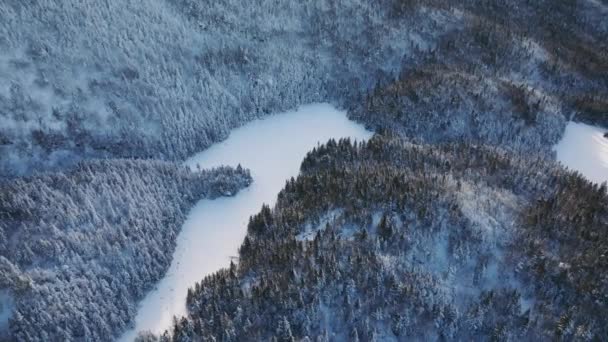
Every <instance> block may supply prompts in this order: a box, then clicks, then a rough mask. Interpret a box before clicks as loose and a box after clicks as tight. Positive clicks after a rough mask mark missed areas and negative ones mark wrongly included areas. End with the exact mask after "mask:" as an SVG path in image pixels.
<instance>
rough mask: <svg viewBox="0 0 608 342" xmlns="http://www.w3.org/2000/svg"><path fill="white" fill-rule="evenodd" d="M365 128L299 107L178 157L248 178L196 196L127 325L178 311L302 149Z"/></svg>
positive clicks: (230, 252)
mask: <svg viewBox="0 0 608 342" xmlns="http://www.w3.org/2000/svg"><path fill="white" fill-rule="evenodd" d="M370 136H371V132H369V131H366V130H365V128H364V127H363V126H360V125H358V124H356V123H354V122H352V121H349V120H348V119H347V117H346V114H345V113H344V112H341V111H338V110H336V109H335V108H334V107H332V106H330V105H328V104H315V105H308V106H303V107H301V108H300V109H298V110H297V111H293V112H288V113H284V114H280V115H274V116H271V117H268V118H265V119H263V120H257V121H254V122H251V123H249V124H247V125H246V126H243V127H241V128H239V129H236V130H234V131H233V132H232V133H231V134H230V137H229V138H228V139H227V140H226V141H224V142H222V143H219V144H216V145H214V146H212V147H210V148H209V149H207V150H205V151H204V152H202V153H199V154H197V155H195V156H194V157H192V158H190V159H189V160H187V161H186V164H187V165H188V166H190V167H192V168H195V167H196V165H197V164H199V165H200V166H201V167H202V168H210V167H213V166H218V165H232V166H236V165H237V164H239V163H240V164H241V165H242V166H243V167H246V168H249V169H250V170H251V175H252V177H253V181H254V182H253V184H252V185H251V186H250V187H249V188H247V189H244V190H242V191H241V192H239V193H238V194H237V195H236V196H234V197H228V198H219V199H215V200H201V201H200V202H199V203H198V204H197V205H196V206H195V207H194V208H193V209H192V210H191V212H190V214H189V217H188V219H187V220H186V222H185V223H184V226H183V227H182V231H181V233H180V235H179V236H178V238H177V249H176V251H175V254H174V255H173V262H172V263H171V266H170V268H169V271H168V272H167V275H166V276H165V278H163V279H162V280H161V281H160V283H159V284H158V286H157V288H156V289H155V290H153V291H151V292H150V293H149V294H148V295H147V296H146V298H145V299H144V300H143V301H142V303H141V304H140V307H139V309H138V314H137V317H136V319H135V325H136V326H135V329H134V330H130V331H128V332H127V333H126V334H124V335H123V337H122V338H121V340H123V341H131V340H133V338H134V337H135V336H136V334H137V331H143V330H150V331H152V332H156V333H158V332H162V331H163V330H165V329H166V328H168V327H169V326H170V324H171V320H172V317H173V316H174V315H177V316H180V315H184V314H185V313H186V307H185V303H186V294H187V290H188V288H189V287H191V286H193V285H194V283H195V282H197V281H200V280H201V279H202V278H203V277H204V276H205V275H208V274H210V273H212V272H214V271H216V270H218V269H220V268H222V267H227V266H228V265H229V263H230V257H232V256H236V255H237V250H238V247H239V246H240V244H241V242H242V241H243V238H244V237H245V233H246V228H247V222H248V220H249V216H250V215H252V214H255V213H257V212H258V211H259V210H260V208H261V206H262V204H263V203H267V204H273V203H274V201H275V198H276V195H277V194H278V192H279V191H280V190H281V189H282V188H283V186H284V185H285V181H286V180H287V179H288V178H289V177H291V176H294V177H295V176H297V174H298V172H299V167H300V163H301V162H302V159H303V158H304V156H305V155H306V152H308V151H309V150H311V149H312V148H313V147H315V146H316V145H317V144H318V143H319V142H320V143H324V142H326V141H327V140H328V139H330V138H336V139H337V138H341V137H351V138H354V139H357V140H362V139H368V138H369V137H370Z"/></svg>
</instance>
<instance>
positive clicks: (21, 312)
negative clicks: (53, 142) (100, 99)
mask: <svg viewBox="0 0 608 342" xmlns="http://www.w3.org/2000/svg"><path fill="white" fill-rule="evenodd" d="M250 181H251V178H250V175H249V171H247V170H244V169H242V168H239V169H231V168H227V167H223V168H217V169H213V170H209V171H200V172H198V171H197V172H192V171H190V170H189V169H188V168H186V167H184V166H179V165H176V164H173V163H169V162H158V161H130V160H112V161H101V160H97V161H96V160H92V161H87V162H82V163H80V164H78V165H77V166H76V168H75V169H74V170H72V171H70V172H69V173H54V174H44V175H40V176H33V177H29V178H22V179H19V180H16V181H14V182H6V183H2V184H0V272H1V274H0V288H1V289H2V290H3V291H5V290H7V289H8V295H10V296H11V297H12V299H13V301H14V303H13V305H14V307H7V309H8V310H10V311H11V313H10V322H9V330H10V334H11V337H12V338H13V339H15V340H19V341H33V340H38V341H69V340H86V341H102V340H110V339H112V337H116V335H117V334H118V333H119V332H121V331H123V330H124V329H125V328H126V326H127V324H129V323H130V321H131V320H132V319H133V318H134V316H135V312H136V311H135V307H136V304H137V301H138V300H140V299H141V298H142V297H143V296H144V295H145V294H146V293H147V291H149V290H150V289H151V287H152V285H153V284H154V283H155V282H156V281H158V280H159V279H160V278H161V277H162V276H163V275H164V273H165V272H166V270H167V268H168V267H169V263H170V262H171V256H172V253H173V250H174V249H175V239H176V236H177V234H178V233H179V229H180V228H181V226H182V223H183V222H184V220H185V216H186V213H187V212H188V210H189V209H190V207H191V206H192V205H193V204H194V203H195V202H196V201H198V200H199V199H200V198H202V197H209V198H214V197H217V196H222V195H224V194H234V193H236V192H237V191H238V190H239V189H241V188H242V187H244V186H246V185H248V184H249V183H250Z"/></svg>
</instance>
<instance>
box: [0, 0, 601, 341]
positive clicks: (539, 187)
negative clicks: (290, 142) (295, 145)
mask: <svg viewBox="0 0 608 342" xmlns="http://www.w3.org/2000/svg"><path fill="white" fill-rule="evenodd" d="M607 17H608V3H607V2H606V0H454V1H443V0H377V1H374V0H314V1H296V0H290V1H279V0H258V1H242V0H217V1H201V0H174V1H168V0H147V1H141V0H98V1H74V0H5V1H0V332H1V334H0V339H2V338H4V337H8V338H9V339H12V340H24V341H30V340H40V341H69V340H78V341H86V340H92V341H98V340H112V339H114V338H115V337H117V336H118V335H119V333H120V332H122V331H124V330H125V328H126V327H127V326H128V325H129V324H130V322H131V321H132V318H133V316H134V314H135V311H134V310H135V309H134V308H135V305H136V303H137V301H138V300H140V299H141V298H142V297H143V296H144V294H145V293H146V292H147V291H149V290H150V289H151V288H152V286H153V284H154V283H155V282H157V281H158V280H159V279H160V278H161V277H162V276H163V275H164V273H165V272H166V270H167V268H168V266H169V264H170V261H171V257H172V252H173V251H174V249H175V238H176V235H177V234H178V232H179V229H180V227H181V225H182V223H183V221H184V219H185V215H186V213H187V211H188V210H189V209H190V207H191V206H192V205H193V203H195V201H196V200H198V199H200V198H204V197H207V198H214V197H216V196H220V195H232V194H234V193H235V192H236V191H238V190H239V189H241V188H242V187H244V186H247V185H248V184H250V183H251V182H252V179H251V176H250V174H249V172H248V171H247V170H244V169H242V168H241V167H239V168H237V169H232V168H219V169H215V170H208V171H200V170H199V171H197V172H191V171H189V170H186V169H185V168H184V167H182V166H180V165H179V164H177V163H178V162H180V161H182V160H184V159H185V158H187V157H189V156H191V155H192V154H194V153H195V152H199V151H201V150H204V149H205V148H207V147H209V146H210V145H211V144H213V143H216V142H218V141H221V140H222V139H225V138H226V137H227V135H228V133H229V132H230V130H231V129H233V128H235V127H238V126H240V125H243V124H244V123H247V122H249V121H251V120H253V119H256V118H259V117H262V116H265V115H269V114H272V113H278V112H281V111H284V110H287V109H291V108H295V107H297V106H299V105H301V104H307V103H313V102H330V103H332V104H335V105H337V106H338V107H341V108H342V109H347V110H348V115H349V117H350V118H352V119H354V120H356V121H358V122H362V123H365V124H366V126H367V127H369V128H371V129H373V130H375V131H377V132H379V133H380V135H379V136H377V137H376V138H374V139H373V140H372V141H370V142H369V143H366V144H363V145H361V144H353V143H350V142H347V141H341V142H335V141H331V142H330V143H328V144H326V145H324V146H321V147H319V148H317V149H316V150H315V151H313V152H311V154H310V155H309V156H308V157H307V158H306V160H304V162H303V164H302V175H301V176H300V177H299V178H298V179H297V180H291V181H289V182H288V183H287V184H286V187H285V189H284V191H283V192H282V193H281V194H280V195H279V199H278V203H277V205H276V207H274V208H269V207H264V208H263V209H262V211H261V212H260V214H258V215H256V216H255V217H253V218H252V220H251V222H250V224H249V232H248V236H247V238H246V240H245V241H244V243H243V245H242V248H241V250H240V259H239V262H238V264H235V265H232V266H231V268H230V269H227V270H223V271H220V272H219V273H217V274H214V275H212V276H210V277H209V278H207V279H204V280H203V281H202V282H201V283H200V284H199V285H197V287H196V288H194V289H192V290H191V293H190V295H189V298H188V306H189V309H190V315H189V317H185V318H180V320H179V321H178V322H176V326H175V328H174V329H172V331H170V332H168V333H167V334H166V335H164V337H154V336H152V335H145V336H143V337H142V339H157V338H161V339H169V340H170V339H173V340H177V341H187V340H189V339H194V340H198V339H203V340H207V339H209V340H212V339H216V340H226V341H230V340H235V341H236V340H239V341H240V340H251V339H253V340H260V339H271V338H273V337H276V339H277V340H292V339H294V338H297V339H300V338H301V339H304V338H305V337H308V338H309V339H310V340H313V339H318V340H327V339H343V340H365V341H367V340H370V341H371V340H374V339H376V340H379V339H387V340H391V339H393V340H409V339H419V340H433V339H458V340H471V339H478V338H479V339H496V340H508V339H512V340H515V339H524V340H534V339H537V340H559V339H561V340H593V339H595V340H602V339H605V338H606V336H608V330H607V327H608V321H607V319H606V317H608V312H607V309H606V303H607V302H608V289H607V285H606V284H608V278H606V277H607V276H606V274H607V272H606V271H608V270H607V267H606V266H607V262H608V261H607V260H608V259H606V253H608V246H607V245H606V233H607V231H606V228H607V227H606V226H607V224H608V223H607V222H608V216H607V214H608V213H607V212H606V211H607V210H608V203H607V202H608V201H607V199H606V196H607V195H606V186H605V185H603V186H599V185H594V184H592V183H590V182H587V181H586V180H584V179H583V178H582V177H580V176H579V175H576V174H572V173H569V172H566V171H565V170H563V169H561V168H559V167H557V166H556V165H555V164H554V163H553V162H552V161H551V159H552V158H551V157H552V154H553V152H552V146H554V144H555V143H556V142H557V141H558V140H559V139H560V137H561V136H562V134H563V131H564V127H565V125H566V122H567V121H568V120H580V121H584V122H586V123H590V124H595V125H600V126H603V127H608V20H606V18H607ZM263 152H264V151H260V153H263ZM244 166H245V167H247V165H244ZM7 333H8V334H9V336H6V335H4V334H7Z"/></svg>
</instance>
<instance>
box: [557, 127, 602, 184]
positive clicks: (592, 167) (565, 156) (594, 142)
mask: <svg viewBox="0 0 608 342" xmlns="http://www.w3.org/2000/svg"><path fill="white" fill-rule="evenodd" d="M606 131H607V130H605V129H602V128H599V127H595V126H590V125H586V124H582V123H576V122H569V123H568V125H567V126H566V133H565V134H564V137H563V138H562V140H561V141H560V142H559V143H558V144H557V145H555V150H556V152H557V160H559V161H560V162H561V163H562V164H563V165H564V166H567V167H568V168H570V169H572V170H577V171H579V172H580V173H581V174H582V175H583V176H585V177H587V179H589V180H591V181H593V182H596V183H602V182H604V181H608V139H606V138H605V137H604V133H605V132H606Z"/></svg>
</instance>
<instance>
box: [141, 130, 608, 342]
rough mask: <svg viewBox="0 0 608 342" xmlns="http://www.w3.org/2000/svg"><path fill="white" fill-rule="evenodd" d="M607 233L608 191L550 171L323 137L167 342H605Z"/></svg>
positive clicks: (459, 153) (389, 143) (379, 141)
mask: <svg viewBox="0 0 608 342" xmlns="http://www.w3.org/2000/svg"><path fill="white" fill-rule="evenodd" d="M328 213H331V215H329V216H328ZM311 226H312V227H320V228H319V229H316V234H315V235H314V237H313V238H309V239H302V238H301V234H302V233H303V232H307V231H308V230H309V229H310V227H311ZM607 231H608V193H607V191H606V187H605V186H603V187H601V188H600V187H599V186H598V185H596V184H593V183H591V182H589V181H587V180H585V179H584V178H582V177H580V176H579V175H577V174H573V173H568V172H566V171H564V170H563V169H561V168H560V167H558V166H557V165H556V164H555V163H553V162H546V161H543V159H540V158H518V157H514V156H513V155H511V154H509V153H505V152H504V151H501V150H497V149H494V148H488V147H479V146H473V145H462V144H449V145H443V146H425V145H413V144H411V143H407V142H403V141H401V140H399V139H393V138H385V137H380V136H377V137H375V138H373V139H372V140H370V141H369V142H368V143H366V144H362V145H353V144H352V143H350V142H348V141H340V142H335V141H330V142H329V143H328V144H327V145H324V146H321V147H319V148H317V149H316V150H315V151H313V152H312V153H310V154H309V156H308V157H307V158H306V159H305V160H304V162H303V164H302V174H301V175H300V177H298V178H297V179H296V180H294V181H291V182H289V183H288V184H287V185H286V186H285V188H284V190H283V191H282V192H281V193H280V194H279V197H278V202H277V204H276V206H275V207H274V208H273V209H270V208H268V207H266V208H263V209H262V210H261V211H260V212H259V214H257V215H256V216H255V217H253V218H252V220H251V221H250V223H249V226H248V234H247V237H246V238H245V241H244V242H243V244H242V245H241V248H240V253H239V262H238V265H234V264H233V265H231V266H230V267H229V268H227V269H225V270H222V271H221V272H218V273H216V274H214V275H212V276H209V277H206V278H205V279H204V280H202V281H201V282H200V283H199V284H196V286H194V287H193V288H192V289H191V290H190V292H189V294H188V308H189V311H190V313H189V315H188V316H187V317H184V318H181V319H178V320H177V321H176V325H175V327H174V328H172V329H169V330H168V332H166V333H165V334H164V335H163V336H161V337H160V340H161V341H169V340H173V341H190V340H195V341H196V340H224V341H241V340H256V341H266V340H276V341H300V340H302V341H315V340H316V341H346V340H352V341H404V340H406V341H407V340H423V341H434V340H459V341H470V340H500V341H508V340H554V339H564V340H594V339H602V338H603V336H606V335H607V334H608V330H607V329H608V321H607V319H608V308H607V307H606V301H605V298H606V297H605V296H606V289H605V284H606V272H607V271H608V264H607V263H606V258H605V256H604V255H603V254H602V255H598V251H601V252H599V253H605V251H606V250H607V249H606V248H607V247H608V235H607V234H606V232H607ZM156 340H157V338H156V337H154V336H149V335H146V336H142V341H156Z"/></svg>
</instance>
